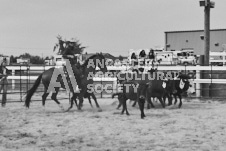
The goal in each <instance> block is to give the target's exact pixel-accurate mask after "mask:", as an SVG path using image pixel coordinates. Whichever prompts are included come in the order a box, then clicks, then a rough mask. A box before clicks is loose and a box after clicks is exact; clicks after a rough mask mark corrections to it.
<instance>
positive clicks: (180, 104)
mask: <svg viewBox="0 0 226 151" xmlns="http://www.w3.org/2000/svg"><path fill="white" fill-rule="evenodd" d="M178 97H179V99H180V103H179V106H178V107H179V108H181V106H182V98H181V94H179V95H178Z"/></svg>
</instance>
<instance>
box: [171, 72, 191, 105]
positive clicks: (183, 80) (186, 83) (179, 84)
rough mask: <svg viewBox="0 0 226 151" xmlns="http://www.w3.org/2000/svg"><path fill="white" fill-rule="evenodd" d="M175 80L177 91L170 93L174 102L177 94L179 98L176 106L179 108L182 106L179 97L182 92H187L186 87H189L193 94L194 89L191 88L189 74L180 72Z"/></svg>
mask: <svg viewBox="0 0 226 151" xmlns="http://www.w3.org/2000/svg"><path fill="white" fill-rule="evenodd" d="M175 81H176V83H175V87H176V90H177V92H176V93H172V94H173V96H174V98H175V102H174V104H176V103H177V96H178V97H179V99H180V103H179V105H178V107H179V108H181V106H182V97H181V95H182V93H184V92H187V91H188V89H190V91H191V93H193V94H194V93H195V90H194V89H193V88H192V85H193V81H192V79H191V77H190V76H189V75H186V74H180V75H179V76H178V77H177V79H176V80H175Z"/></svg>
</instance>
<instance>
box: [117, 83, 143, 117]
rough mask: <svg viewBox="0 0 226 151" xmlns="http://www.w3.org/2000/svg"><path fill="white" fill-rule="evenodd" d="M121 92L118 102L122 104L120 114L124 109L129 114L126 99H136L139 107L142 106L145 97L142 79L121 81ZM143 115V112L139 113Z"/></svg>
mask: <svg viewBox="0 0 226 151" xmlns="http://www.w3.org/2000/svg"><path fill="white" fill-rule="evenodd" d="M122 87H123V92H122V94H121V97H120V98H119V99H120V102H121V103H122V105H123V109H122V112H121V114H124V111H126V114H127V115H129V112H128V110H127V105H126V101H127V100H128V99H130V100H136V101H138V103H139V107H143V106H144V102H145V98H146V87H147V86H146V83H145V82H144V81H139V82H135V81H123V82H122ZM141 117H143V114H142V115H141Z"/></svg>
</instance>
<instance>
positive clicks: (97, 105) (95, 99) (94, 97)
mask: <svg viewBox="0 0 226 151" xmlns="http://www.w3.org/2000/svg"><path fill="white" fill-rule="evenodd" d="M90 95H91V96H92V98H93V100H94V101H95V103H96V107H97V108H98V109H99V111H102V109H101V108H100V106H99V104H98V102H97V98H96V96H95V95H94V93H91V94H90Z"/></svg>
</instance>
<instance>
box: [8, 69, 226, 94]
mask: <svg viewBox="0 0 226 151" xmlns="http://www.w3.org/2000/svg"><path fill="white" fill-rule="evenodd" d="M52 67H54V66H7V68H8V69H9V70H11V71H12V75H10V76H8V80H11V81H12V82H11V83H10V84H11V85H12V89H14V88H15V86H16V84H19V86H17V88H19V91H20V92H18V93H20V95H22V93H26V92H22V91H23V90H22V89H24V88H25V89H29V88H30V84H33V83H31V82H30V81H34V80H36V79H37V77H38V76H37V75H38V74H37V73H42V72H43V71H45V70H48V69H49V68H52ZM155 67H156V68H157V69H158V70H159V71H185V72H187V73H188V72H194V73H195V74H196V75H195V77H196V78H195V79H194V83H195V88H196V97H200V96H201V95H200V92H201V91H202V90H201V84H226V79H210V78H211V77H212V76H210V78H209V79H201V78H200V77H201V72H202V71H204V72H209V73H211V74H212V71H226V68H225V66H199V65H196V66H155ZM130 68H131V66H107V69H108V70H110V71H126V70H129V69H130ZM150 68H151V66H146V67H145V70H149V69H150ZM18 71H19V72H20V73H19V74H16V73H17V72H18ZM23 71H26V73H23V74H22V72H23ZM30 72H35V73H36V75H31V74H30ZM22 80H23V82H22ZM16 81H17V82H16ZM94 81H95V82H96V83H102V82H112V83H113V84H116V82H117V79H116V78H115V77H94ZM39 92H40V91H39ZM13 93H15V92H13ZM100 95H101V96H103V95H102V94H100ZM20 98H22V96H21V97H20Z"/></svg>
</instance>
